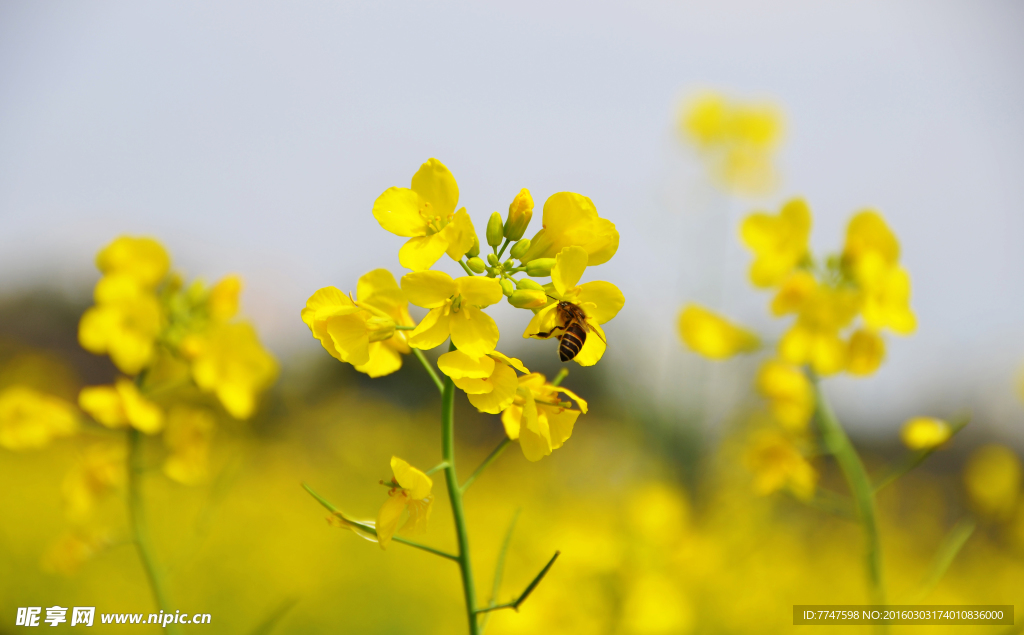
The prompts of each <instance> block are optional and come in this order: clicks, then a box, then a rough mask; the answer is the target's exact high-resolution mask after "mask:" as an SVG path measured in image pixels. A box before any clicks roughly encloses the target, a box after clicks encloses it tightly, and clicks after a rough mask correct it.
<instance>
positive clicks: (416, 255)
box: [373, 159, 476, 271]
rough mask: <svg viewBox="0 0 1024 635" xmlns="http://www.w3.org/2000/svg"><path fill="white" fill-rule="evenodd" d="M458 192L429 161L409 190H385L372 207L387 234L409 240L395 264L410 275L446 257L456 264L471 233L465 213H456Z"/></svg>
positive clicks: (444, 169)
mask: <svg viewBox="0 0 1024 635" xmlns="http://www.w3.org/2000/svg"><path fill="white" fill-rule="evenodd" d="M458 202H459V186H458V184H457V183H456V182H455V177H454V176H452V173H451V172H450V171H449V170H448V168H447V167H445V165H444V164H443V163H441V162H440V161H438V160H437V159H429V160H428V161H427V162H426V163H424V164H423V165H422V166H420V169H419V170H417V172H416V174H414V175H413V177H412V187H411V188H405V187H392V188H388V189H387V190H385V191H384V193H383V194H381V195H380V196H379V197H378V198H377V200H376V201H374V203H373V217H374V218H376V219H377V222H378V223H380V226H381V227H383V228H384V229H386V230H388V231H389V232H391V233H392V234H396V235H398V236H404V237H407V238H409V240H408V242H406V243H405V245H404V246H403V247H402V248H401V249H400V250H399V252H398V261H399V262H400V263H401V264H402V266H403V267H405V268H407V269H412V270H413V271H423V270H425V269H429V268H430V267H431V266H433V264H434V263H435V262H437V260H438V259H439V258H440V257H441V256H442V255H443V254H445V253H447V254H448V255H449V256H450V257H451V258H452V259H453V260H461V259H462V257H463V256H464V255H466V252H468V251H469V250H470V249H472V247H473V243H474V241H475V240H476V231H475V230H474V229H473V221H472V220H470V218H469V214H468V213H466V210H465V208H463V209H460V210H459V211H458V212H456V211H455V207H456V206H457V205H458Z"/></svg>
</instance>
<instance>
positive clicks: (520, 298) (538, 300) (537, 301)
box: [508, 289, 548, 309]
mask: <svg viewBox="0 0 1024 635" xmlns="http://www.w3.org/2000/svg"><path fill="white" fill-rule="evenodd" d="M508 303H509V304H511V305H512V306H514V307H516V308H517V309H539V308H540V307H542V306H544V305H545V304H547V303H548V296H547V295H545V293H544V292H543V291H537V290H535V289H518V290H516V292H515V293H513V294H512V295H511V296H509V298H508Z"/></svg>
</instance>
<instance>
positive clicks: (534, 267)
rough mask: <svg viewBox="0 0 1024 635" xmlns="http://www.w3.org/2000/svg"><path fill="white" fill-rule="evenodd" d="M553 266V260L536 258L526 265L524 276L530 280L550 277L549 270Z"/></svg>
mask: <svg viewBox="0 0 1024 635" xmlns="http://www.w3.org/2000/svg"><path fill="white" fill-rule="evenodd" d="M554 266H555V259H554V258H538V259H536V260H531V261H530V262H528V263H526V275H528V276H530V277H532V278H543V277H545V276H550V275H551V268H552V267H554Z"/></svg>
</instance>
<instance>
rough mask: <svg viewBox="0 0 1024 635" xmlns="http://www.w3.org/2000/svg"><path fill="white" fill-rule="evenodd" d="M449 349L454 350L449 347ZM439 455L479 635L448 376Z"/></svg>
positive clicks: (474, 631)
mask: <svg viewBox="0 0 1024 635" xmlns="http://www.w3.org/2000/svg"><path fill="white" fill-rule="evenodd" d="M449 350H455V345H454V344H452V345H451V346H450V347H449ZM441 454H442V457H443V459H444V461H445V462H446V463H448V466H447V467H445V468H444V475H445V481H446V482H447V485H448V499H449V500H450V501H451V505H452V518H453V519H454V521H455V537H456V539H457V540H458V543H459V569H460V570H461V572H462V590H463V593H464V595H465V597H466V615H467V616H468V618H469V633H470V635H479V634H480V623H479V622H478V621H477V619H476V587H474V586H473V566H472V564H471V563H470V556H469V530H468V529H467V527H466V513H465V511H464V510H463V508H462V490H461V489H459V477H458V473H457V472H456V471H455V384H454V382H452V378H451V377H445V380H444V390H443V391H442V397H441Z"/></svg>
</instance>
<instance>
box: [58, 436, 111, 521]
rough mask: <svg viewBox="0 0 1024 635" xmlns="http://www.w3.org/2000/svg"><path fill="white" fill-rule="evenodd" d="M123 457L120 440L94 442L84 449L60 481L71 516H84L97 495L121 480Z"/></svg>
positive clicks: (97, 498)
mask: <svg viewBox="0 0 1024 635" xmlns="http://www.w3.org/2000/svg"><path fill="white" fill-rule="evenodd" d="M126 457H127V449H126V448H125V446H124V444H121V443H98V444H95V445H91V446H89V447H87V448H86V449H85V451H84V452H83V453H82V456H81V457H80V458H79V460H78V462H77V463H76V464H75V466H74V467H72V469H71V471H69V472H68V473H67V475H66V476H65V477H64V482H63V484H62V485H61V493H62V494H63V498H64V507H65V511H66V513H67V515H68V517H69V518H70V519H71V520H76V521H78V520H83V519H85V518H88V517H89V516H90V515H91V514H92V511H93V509H95V507H96V504H97V502H98V501H99V500H100V499H101V498H103V497H104V496H105V495H106V494H108V493H110V492H111V491H113V490H114V489H117V488H119V487H121V486H122V485H123V484H124V482H125V478H126V477H127V473H126V466H125V458H126Z"/></svg>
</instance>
